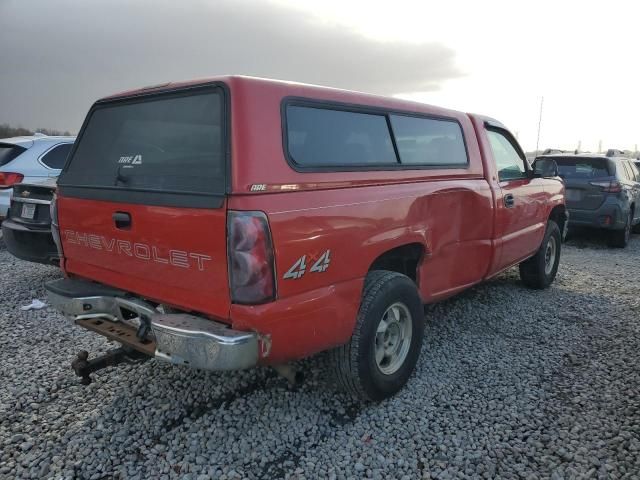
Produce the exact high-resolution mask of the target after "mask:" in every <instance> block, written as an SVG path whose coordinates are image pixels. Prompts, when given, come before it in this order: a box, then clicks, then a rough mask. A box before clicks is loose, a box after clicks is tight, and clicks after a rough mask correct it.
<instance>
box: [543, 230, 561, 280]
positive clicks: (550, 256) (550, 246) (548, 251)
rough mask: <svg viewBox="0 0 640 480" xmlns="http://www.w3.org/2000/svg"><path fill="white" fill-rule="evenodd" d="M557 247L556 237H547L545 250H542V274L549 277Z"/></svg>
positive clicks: (554, 261)
mask: <svg viewBox="0 0 640 480" xmlns="http://www.w3.org/2000/svg"><path fill="white" fill-rule="evenodd" d="M557 248H558V246H557V244H556V237H549V241H548V242H547V248H545V250H544V273H546V274H547V275H549V274H550V273H551V271H552V270H553V265H554V264H555V263H556V250H557Z"/></svg>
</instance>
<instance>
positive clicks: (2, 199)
mask: <svg viewBox="0 0 640 480" xmlns="http://www.w3.org/2000/svg"><path fill="white" fill-rule="evenodd" d="M74 140H75V137H48V136H46V135H42V134H35V135H32V136H28V137H14V138H5V139H2V140H0V221H2V220H4V218H5V217H6V216H7V211H8V210H9V205H10V203H11V197H12V195H13V186H14V185H16V184H18V183H23V182H24V183H41V182H43V181H45V180H47V179H48V178H52V177H53V178H55V177H57V176H58V175H59V174H60V170H61V169H62V167H63V166H64V162H65V160H66V159H67V155H68V154H69V151H70V150H71V147H72V145H73V142H74Z"/></svg>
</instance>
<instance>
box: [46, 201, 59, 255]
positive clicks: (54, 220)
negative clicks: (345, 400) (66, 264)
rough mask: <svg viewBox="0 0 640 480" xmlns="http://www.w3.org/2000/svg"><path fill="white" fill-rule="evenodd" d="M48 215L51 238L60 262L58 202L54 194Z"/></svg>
mask: <svg viewBox="0 0 640 480" xmlns="http://www.w3.org/2000/svg"><path fill="white" fill-rule="evenodd" d="M49 214H50V215H51V236H52V237H53V242H54V243H55V244H56V247H57V249H58V255H60V259H61V260H62V241H61V240H60V225H59V223H58V202H57V196H56V194H55V193H54V194H53V198H52V199H51V205H50V206H49Z"/></svg>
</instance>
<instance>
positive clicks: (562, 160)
mask: <svg viewBox="0 0 640 480" xmlns="http://www.w3.org/2000/svg"><path fill="white" fill-rule="evenodd" d="M553 158H554V160H556V163H557V164H558V172H559V174H560V176H561V177H562V179H563V180H564V184H565V198H566V202H567V207H568V208H572V209H577V210H596V209H598V208H599V207H600V206H601V205H602V203H603V202H604V200H605V198H606V193H605V192H603V191H602V188H601V187H600V186H598V185H595V184H594V182H602V181H608V180H609V179H610V178H611V176H612V175H613V172H612V171H611V169H610V165H609V162H608V160H607V159H606V158H603V157H585V156H573V157H553Z"/></svg>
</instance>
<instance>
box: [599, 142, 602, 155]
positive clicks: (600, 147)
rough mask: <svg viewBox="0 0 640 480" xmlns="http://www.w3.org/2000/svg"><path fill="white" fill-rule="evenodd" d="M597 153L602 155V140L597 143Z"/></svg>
mask: <svg viewBox="0 0 640 480" xmlns="http://www.w3.org/2000/svg"><path fill="white" fill-rule="evenodd" d="M598 153H602V140H600V141H599V142H598Z"/></svg>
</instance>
